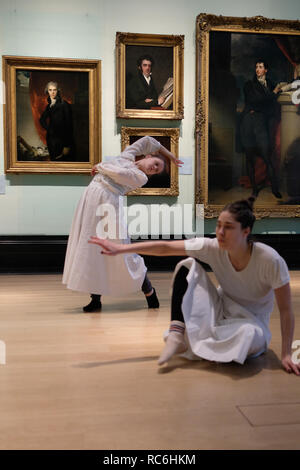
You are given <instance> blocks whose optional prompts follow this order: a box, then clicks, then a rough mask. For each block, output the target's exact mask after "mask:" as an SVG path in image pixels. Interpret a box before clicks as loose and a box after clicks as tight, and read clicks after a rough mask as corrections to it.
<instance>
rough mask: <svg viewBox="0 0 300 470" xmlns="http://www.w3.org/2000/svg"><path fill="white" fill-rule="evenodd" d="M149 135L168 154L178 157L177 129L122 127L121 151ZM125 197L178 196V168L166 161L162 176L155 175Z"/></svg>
mask: <svg viewBox="0 0 300 470" xmlns="http://www.w3.org/2000/svg"><path fill="white" fill-rule="evenodd" d="M146 135H149V136H151V137H154V138H155V139H156V140H158V141H159V142H160V143H161V144H162V145H164V146H165V147H166V148H167V149H168V150H170V152H172V153H173V154H174V155H175V156H177V157H178V146H179V129H176V128H165V129H163V128H162V129H152V128H151V129H150V128H142V127H122V129H121V142H122V143H121V145H122V151H123V150H125V148H126V147H127V146H128V145H130V144H132V143H134V142H135V141H136V140H137V139H140V138H141V137H144V136H146ZM127 195H129V196H136V195H144V196H178V195H179V186H178V168H177V167H176V166H175V165H173V164H171V162H169V161H166V170H165V172H164V174H163V175H155V176H152V177H151V178H149V181H148V183H147V184H146V185H145V186H143V187H142V188H138V189H135V190H134V191H130V192H129V193H128V194H127Z"/></svg>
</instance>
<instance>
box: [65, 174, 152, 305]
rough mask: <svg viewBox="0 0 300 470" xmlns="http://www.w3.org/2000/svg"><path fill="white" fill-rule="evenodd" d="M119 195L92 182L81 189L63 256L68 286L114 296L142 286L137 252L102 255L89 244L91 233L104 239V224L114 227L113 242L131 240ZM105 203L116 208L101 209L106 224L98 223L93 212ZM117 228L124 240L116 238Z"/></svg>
mask: <svg viewBox="0 0 300 470" xmlns="http://www.w3.org/2000/svg"><path fill="white" fill-rule="evenodd" d="M120 196H121V195H120V193H118V192H116V191H113V190H110V189H109V187H108V186H107V185H104V184H103V183H99V182H95V181H92V182H91V183H90V184H89V186H88V187H87V188H86V190H85V191H84V193H83V195H82V197H81V199H80V201H79V203H78V206H77V209H76V212H75V215H74V218H73V222H72V227H71V232H70V235H69V240H68V247H67V253H66V259H65V266H64V273H63V281H62V282H63V284H66V285H67V287H68V288H69V289H72V290H75V291H80V292H87V293H91V294H101V295H109V296H113V297H118V296H123V295H126V294H128V293H131V292H137V291H139V290H140V289H141V286H142V283H143V281H144V278H145V275H146V272H147V269H146V267H145V264H144V260H143V258H141V257H140V256H139V255H137V254H126V255H117V256H107V255H102V254H101V247H100V246H98V245H92V244H89V243H88V240H89V238H90V237H91V236H96V235H98V236H99V237H102V238H107V232H106V231H105V230H106V229H105V226H107V227H108V228H109V229H111V228H112V227H116V236H115V238H114V241H116V242H118V243H130V239H129V237H128V234H127V228H126V225H125V221H124V214H123V208H122V207H121V208H120V211H121V214H120V216H119V201H120V199H119V198H120ZM121 199H122V196H121ZM108 204H110V205H111V207H112V208H114V209H115V210H114V211H109V210H108V211H107V212H105V210H103V211H101V210H100V212H102V221H103V220H104V221H105V223H99V222H100V220H101V215H96V213H97V210H98V212H99V208H100V209H101V207H102V208H105V207H107V205H108ZM101 205H102V206H101ZM100 206H101V207H100ZM103 214H104V216H103ZM115 215H116V217H115ZM103 217H104V218H103ZM112 224H114V225H112ZM97 226H98V227H97ZM96 229H97V230H96ZM120 230H121V232H122V231H123V233H124V236H125V238H123V239H120V238H119V236H120V235H119V233H120V232H119V231H120ZM110 239H111V238H110Z"/></svg>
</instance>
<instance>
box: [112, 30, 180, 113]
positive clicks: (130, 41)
mask: <svg viewBox="0 0 300 470" xmlns="http://www.w3.org/2000/svg"><path fill="white" fill-rule="evenodd" d="M183 55H184V36H182V35H181V36H180V35H179V36H170V35H163V34H138V33H122V32H117V33H116V64H117V66H116V87H117V90H116V91H117V92H116V95H117V96H116V114H117V117H118V118H144V119H146V118H148V119H183ZM143 57H146V58H147V59H149V60H150V68H151V83H150V82H149V86H148V85H147V84H146V81H145V79H144V78H143V76H142V74H141V73H140V71H141V67H140V65H138V64H140V62H139V59H141V60H142V59H143ZM145 89H146V90H147V91H145ZM150 89H151V91H150V95H149V90H150ZM161 97H163V98H162V99H163V100H164V102H163V103H162V104H161V103H160V104H158V101H159V99H160V98H161ZM147 100H148V101H147Z"/></svg>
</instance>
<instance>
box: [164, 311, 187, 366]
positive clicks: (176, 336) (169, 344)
mask: <svg viewBox="0 0 300 470" xmlns="http://www.w3.org/2000/svg"><path fill="white" fill-rule="evenodd" d="M184 332H185V324H184V323H183V322H181V321H178V320H173V321H171V324H170V329H169V335H168V337H167V339H166V344H165V347H164V349H163V351H162V353H161V355H160V357H159V359H158V365H159V366H161V365H163V364H164V363H165V362H168V361H169V359H171V357H172V356H174V354H180V353H183V352H185V351H186V350H187V345H186V343H185V340H184Z"/></svg>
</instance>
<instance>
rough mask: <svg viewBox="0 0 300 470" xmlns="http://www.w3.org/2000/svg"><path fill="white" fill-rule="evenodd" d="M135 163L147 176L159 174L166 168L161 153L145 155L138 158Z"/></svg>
mask: <svg viewBox="0 0 300 470" xmlns="http://www.w3.org/2000/svg"><path fill="white" fill-rule="evenodd" d="M136 165H137V167H138V168H139V170H142V171H143V172H144V173H146V175H147V176H152V175H159V174H161V173H163V171H164V170H165V169H166V162H165V159H164V157H162V156H161V155H152V154H149V155H146V156H145V158H142V159H141V160H138V161H137V162H136Z"/></svg>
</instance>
